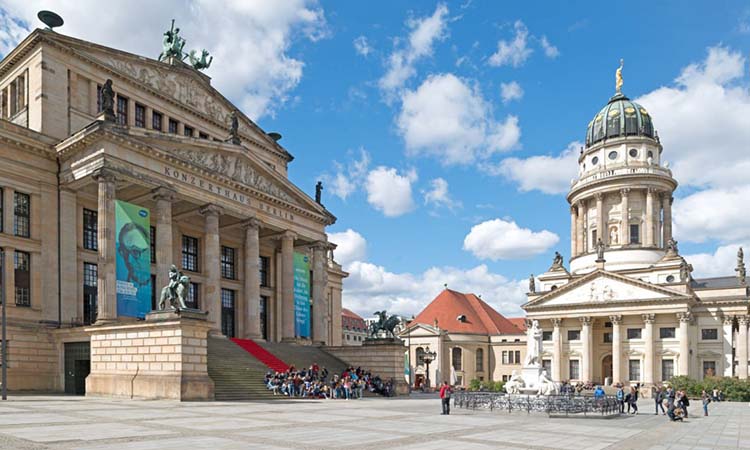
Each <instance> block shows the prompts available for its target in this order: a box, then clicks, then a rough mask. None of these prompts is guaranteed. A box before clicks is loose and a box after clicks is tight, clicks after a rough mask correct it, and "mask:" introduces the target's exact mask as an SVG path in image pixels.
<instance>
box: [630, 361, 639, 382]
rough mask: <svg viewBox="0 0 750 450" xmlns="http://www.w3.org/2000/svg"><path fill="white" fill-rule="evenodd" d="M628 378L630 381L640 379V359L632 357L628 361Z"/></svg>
mask: <svg viewBox="0 0 750 450" xmlns="http://www.w3.org/2000/svg"><path fill="white" fill-rule="evenodd" d="M628 379H629V380H630V381H639V380H640V379H641V360H640V359H631V360H630V361H628Z"/></svg>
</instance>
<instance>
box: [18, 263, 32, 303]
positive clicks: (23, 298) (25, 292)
mask: <svg viewBox="0 0 750 450" xmlns="http://www.w3.org/2000/svg"><path fill="white" fill-rule="evenodd" d="M14 263H15V277H16V306H31V255H30V254H29V253H26V252H18V251H17V252H16V254H15V258H14Z"/></svg>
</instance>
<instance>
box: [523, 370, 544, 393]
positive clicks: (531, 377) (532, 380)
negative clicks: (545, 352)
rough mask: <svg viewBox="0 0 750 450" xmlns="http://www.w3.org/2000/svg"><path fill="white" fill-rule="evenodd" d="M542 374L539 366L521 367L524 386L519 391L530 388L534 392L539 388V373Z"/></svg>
mask: <svg viewBox="0 0 750 450" xmlns="http://www.w3.org/2000/svg"><path fill="white" fill-rule="evenodd" d="M541 374H542V367H541V366H525V367H524V368H523V369H521V378H523V383H524V387H523V388H521V392H524V390H531V391H534V393H536V391H537V389H539V386H538V383H539V375H541Z"/></svg>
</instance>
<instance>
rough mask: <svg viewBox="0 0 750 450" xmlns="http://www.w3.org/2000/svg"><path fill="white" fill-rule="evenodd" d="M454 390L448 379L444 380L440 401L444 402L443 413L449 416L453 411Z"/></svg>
mask: <svg viewBox="0 0 750 450" xmlns="http://www.w3.org/2000/svg"><path fill="white" fill-rule="evenodd" d="M452 392H453V389H451V387H450V385H449V384H448V382H447V381H443V385H442V386H440V401H441V402H442V404H443V412H442V413H441V414H442V415H445V416H449V415H450V413H451V393H452Z"/></svg>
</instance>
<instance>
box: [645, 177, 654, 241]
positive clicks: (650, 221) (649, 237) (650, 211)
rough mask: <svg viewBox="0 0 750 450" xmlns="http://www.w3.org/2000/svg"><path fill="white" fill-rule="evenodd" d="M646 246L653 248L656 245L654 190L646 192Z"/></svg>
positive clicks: (649, 189)
mask: <svg viewBox="0 0 750 450" xmlns="http://www.w3.org/2000/svg"><path fill="white" fill-rule="evenodd" d="M643 238H644V241H643V243H644V245H645V246H646V247H653V246H654V245H655V243H654V188H648V189H647V190H646V229H645V230H644V233H643Z"/></svg>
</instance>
